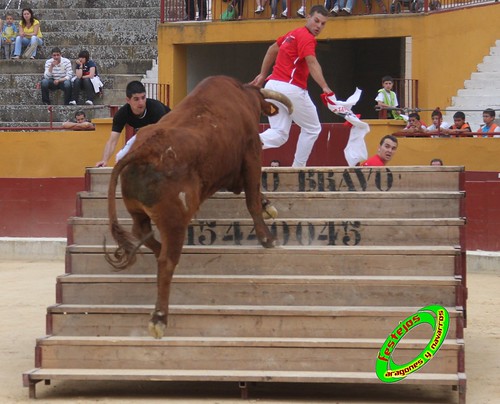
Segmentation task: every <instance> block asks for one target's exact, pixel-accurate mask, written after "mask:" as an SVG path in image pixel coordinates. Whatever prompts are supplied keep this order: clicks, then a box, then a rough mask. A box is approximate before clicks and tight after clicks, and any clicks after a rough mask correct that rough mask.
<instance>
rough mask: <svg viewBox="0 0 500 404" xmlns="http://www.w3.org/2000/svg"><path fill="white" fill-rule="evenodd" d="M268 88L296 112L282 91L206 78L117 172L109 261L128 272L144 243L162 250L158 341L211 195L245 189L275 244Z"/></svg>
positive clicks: (265, 235)
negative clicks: (193, 225) (266, 209)
mask: <svg viewBox="0 0 500 404" xmlns="http://www.w3.org/2000/svg"><path fill="white" fill-rule="evenodd" d="M261 91H262V92H261ZM263 93H265V95H266V98H274V99H277V100H279V101H281V102H283V103H284V104H285V105H287V107H288V108H289V110H290V109H291V103H290V102H289V100H288V99H286V97H284V96H283V95H281V94H278V93H273V92H271V93H272V94H271V93H270V92H266V91H265V90H259V89H258V88H257V87H253V86H250V85H243V84H241V83H240V82H238V81H237V80H235V79H232V78H230V77H224V76H216V77H209V78H207V79H205V80H204V81H202V82H201V83H200V84H199V85H198V86H197V87H196V88H195V89H194V90H193V91H192V92H191V94H190V95H188V96H187V97H186V98H185V99H184V100H183V101H182V102H181V103H180V104H179V105H178V106H177V107H176V108H175V109H174V110H173V111H172V112H170V113H169V114H167V115H165V116H164V117H163V118H162V119H161V120H160V121H159V122H158V123H157V124H154V125H149V126H147V127H145V128H143V129H141V130H140V131H139V133H138V135H137V140H136V142H135V143H134V145H133V146H132V148H131V150H130V151H129V152H128V154H126V155H125V156H124V157H123V158H122V159H121V160H120V161H119V162H118V163H117V164H116V166H115V167H114V169H113V172H112V174H111V179H110V184H109V190H108V211H109V220H110V227H111V233H112V234H113V238H114V239H115V240H116V242H117V244H118V248H117V250H116V251H115V253H114V258H112V257H110V256H108V255H106V259H107V260H108V262H109V263H110V264H111V265H113V266H114V267H115V268H119V269H123V268H126V267H128V266H129V265H131V264H132V263H134V262H135V255H136V253H137V251H138V248H139V247H140V245H141V244H144V245H146V246H147V247H149V248H150V249H151V250H152V251H153V252H154V254H155V256H156V258H157V262H158V274H157V276H158V280H157V286H158V294H157V300H156V306H155V310H154V312H153V313H152V317H151V321H150V323H149V331H150V333H151V335H153V336H154V337H155V338H161V337H162V336H163V333H164V330H165V327H166V324H167V314H168V302H169V294H170V284H171V280H172V276H173V274H174V270H175V267H176V266H177V264H178V262H179V259H180V256H181V252H182V246H183V244H184V237H185V235H186V230H187V227H188V225H189V223H190V221H191V219H192V217H193V216H194V215H195V213H196V212H197V211H198V208H199V207H200V204H201V203H202V202H203V201H204V200H205V199H207V198H208V197H210V196H211V195H212V194H214V193H215V192H217V191H218V190H220V189H221V188H226V189H227V190H228V191H231V192H234V193H236V194H238V193H240V192H241V191H242V190H244V191H245V198H246V204H247V208H248V211H249V212H250V215H251V216H252V219H253V221H254V225H255V232H256V234H257V237H258V239H259V241H260V243H261V244H262V245H263V246H264V247H273V246H274V238H273V236H272V234H271V233H270V232H269V229H268V228H267V226H266V225H265V223H264V220H263V218H262V203H261V194H260V178H261V142H260V138H259V134H258V133H259V126H258V124H259V118H260V115H261V113H263V114H265V115H274V114H276V113H277V108H276V107H275V106H274V105H273V104H271V103H269V102H268V101H266V100H265V99H264V96H263ZM118 176H120V177H121V187H122V196H123V201H124V203H125V206H126V208H127V210H128V211H129V213H130V215H131V216H132V219H133V227H132V234H133V235H132V234H131V233H129V232H127V231H125V230H124V229H123V227H121V226H120V224H119V223H118V219H117V214H116V202H115V192H116V186H117V182H118ZM151 221H153V222H154V223H155V224H156V227H157V228H158V230H159V233H160V239H161V243H160V242H159V241H157V240H156V239H155V238H154V235H153V232H152V227H151ZM134 236H135V237H134Z"/></svg>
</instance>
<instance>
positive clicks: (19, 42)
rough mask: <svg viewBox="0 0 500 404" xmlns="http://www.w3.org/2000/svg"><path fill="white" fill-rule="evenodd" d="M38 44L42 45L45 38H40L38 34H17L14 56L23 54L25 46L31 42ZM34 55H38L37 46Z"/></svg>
mask: <svg viewBox="0 0 500 404" xmlns="http://www.w3.org/2000/svg"><path fill="white" fill-rule="evenodd" d="M35 43H36V44H37V46H42V45H43V39H42V38H38V37H37V36H34V35H33V36H32V37H31V38H26V37H22V36H17V37H16V46H15V48H14V56H21V52H22V50H23V48H25V47H27V46H29V45H31V44H35ZM32 56H36V48H35V51H34V52H33V55H32Z"/></svg>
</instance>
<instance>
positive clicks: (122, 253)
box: [103, 153, 143, 270]
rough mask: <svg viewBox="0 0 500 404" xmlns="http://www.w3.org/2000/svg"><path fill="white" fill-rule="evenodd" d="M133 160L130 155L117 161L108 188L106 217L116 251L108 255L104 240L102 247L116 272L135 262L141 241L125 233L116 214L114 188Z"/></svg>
mask: <svg viewBox="0 0 500 404" xmlns="http://www.w3.org/2000/svg"><path fill="white" fill-rule="evenodd" d="M132 159H133V156H131V153H129V154H127V155H125V156H124V157H123V159H121V160H119V161H118V163H117V164H116V165H115V167H114V168H113V171H112V172H111V178H110V180H109V187H108V216H109V227H110V230H111V234H112V236H113V238H114V239H115V241H116V242H117V244H118V247H117V249H116V250H115V252H114V253H113V255H110V254H109V253H108V251H107V250H106V239H104V243H103V247H104V254H105V257H106V261H107V262H108V263H109V264H110V265H111V266H113V267H114V268H115V269H117V270H121V269H125V268H127V267H128V266H130V265H132V264H133V263H134V262H135V261H136V254H137V251H138V250H139V248H140V246H141V245H142V243H143V240H140V241H138V240H137V239H136V238H135V237H134V236H133V235H132V233H130V232H128V231H126V230H125V229H124V228H123V227H122V226H121V225H120V223H118V217H117V213H116V196H115V194H116V186H117V184H118V177H119V175H120V173H121V171H122V170H123V169H124V168H125V166H126V165H127V164H128V163H129V162H130V161H131V160H132Z"/></svg>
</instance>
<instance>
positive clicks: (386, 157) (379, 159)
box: [361, 135, 398, 167]
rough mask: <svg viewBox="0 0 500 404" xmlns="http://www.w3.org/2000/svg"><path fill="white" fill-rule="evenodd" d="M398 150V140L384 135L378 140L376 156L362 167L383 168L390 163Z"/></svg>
mask: <svg viewBox="0 0 500 404" xmlns="http://www.w3.org/2000/svg"><path fill="white" fill-rule="evenodd" d="M397 148H398V139H397V138H396V137H395V136H392V135H385V136H384V137H383V138H382V139H381V140H380V145H379V147H378V150H377V154H375V155H374V156H373V157H370V158H369V159H368V160H366V161H365V162H364V163H363V164H361V165H362V166H363V167H383V166H385V165H386V164H387V163H388V162H389V161H391V159H392V157H393V156H394V153H396V150H397Z"/></svg>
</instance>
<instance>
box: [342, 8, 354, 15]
mask: <svg viewBox="0 0 500 404" xmlns="http://www.w3.org/2000/svg"><path fill="white" fill-rule="evenodd" d="M342 11H343V12H344V14H348V15H351V14H352V12H351V9H350V8H349V7H344V8H343V9H342Z"/></svg>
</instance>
